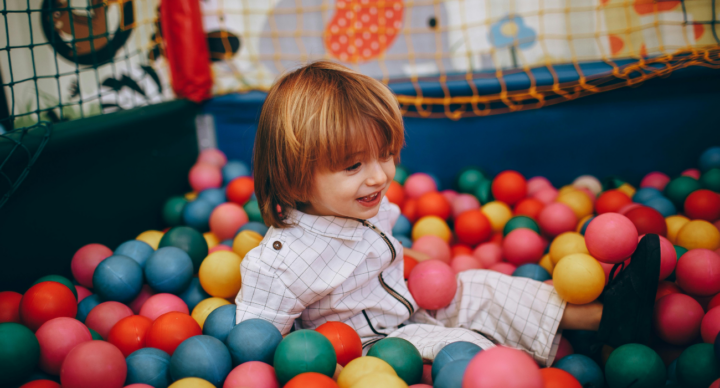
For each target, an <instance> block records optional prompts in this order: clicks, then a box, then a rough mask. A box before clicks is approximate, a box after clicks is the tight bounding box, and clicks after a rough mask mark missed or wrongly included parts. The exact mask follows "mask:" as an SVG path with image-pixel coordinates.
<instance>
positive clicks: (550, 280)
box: [543, 279, 607, 286]
mask: <svg viewBox="0 0 720 388" xmlns="http://www.w3.org/2000/svg"><path fill="white" fill-rule="evenodd" d="M543 283H545V284H549V285H551V286H552V285H553V281H552V279H548V280H546V281H544V282H543ZM605 283H607V282H605Z"/></svg>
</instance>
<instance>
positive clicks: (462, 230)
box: [455, 209, 492, 246]
mask: <svg viewBox="0 0 720 388" xmlns="http://www.w3.org/2000/svg"><path fill="white" fill-rule="evenodd" d="M491 233H492V225H491V224H490V220H488V218H487V217H486V216H485V214H483V212H482V210H480V209H475V210H468V211H466V212H463V213H462V214H460V215H459V216H458V217H457V218H456V219H455V234H456V236H457V239H458V241H459V242H461V243H463V244H467V245H471V246H475V245H478V244H480V243H481V242H483V241H485V240H487V239H488V238H490V234H491Z"/></svg>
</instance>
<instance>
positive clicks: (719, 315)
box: [700, 308, 720, 344]
mask: <svg viewBox="0 0 720 388" xmlns="http://www.w3.org/2000/svg"><path fill="white" fill-rule="evenodd" d="M718 333H720V309H719V308H715V309H712V310H710V311H708V312H707V314H705V316H704V317H703V319H702V323H701V324H700V335H702V339H703V341H704V342H705V343H708V344H714V343H715V337H717V335H718Z"/></svg>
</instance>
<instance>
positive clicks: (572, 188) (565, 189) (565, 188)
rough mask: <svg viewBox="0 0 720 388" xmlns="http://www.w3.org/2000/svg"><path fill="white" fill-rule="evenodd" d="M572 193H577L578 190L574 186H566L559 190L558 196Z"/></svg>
mask: <svg viewBox="0 0 720 388" xmlns="http://www.w3.org/2000/svg"><path fill="white" fill-rule="evenodd" d="M571 191H577V188H576V187H575V186H573V185H565V186H563V187H561V188H560V190H558V196H560V195H561V194H565V193H569V192H571Z"/></svg>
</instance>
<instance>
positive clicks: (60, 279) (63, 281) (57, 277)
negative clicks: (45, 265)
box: [33, 275, 78, 300]
mask: <svg viewBox="0 0 720 388" xmlns="http://www.w3.org/2000/svg"><path fill="white" fill-rule="evenodd" d="M42 282H57V283H60V284H62V285H64V286H65V287H67V288H68V289H69V290H70V291H71V292H72V293H73V295H74V296H75V299H76V300H77V297H78V294H77V289H76V288H75V285H74V284H73V283H72V282H71V281H70V279H68V278H66V277H64V276H60V275H46V276H43V277H41V278H39V279H37V280H35V282H33V285H35V284H38V283H42Z"/></svg>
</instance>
